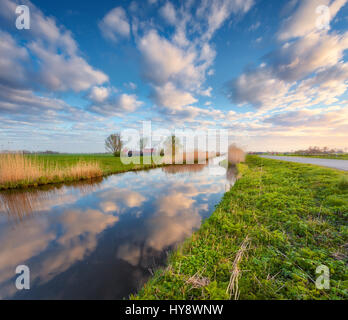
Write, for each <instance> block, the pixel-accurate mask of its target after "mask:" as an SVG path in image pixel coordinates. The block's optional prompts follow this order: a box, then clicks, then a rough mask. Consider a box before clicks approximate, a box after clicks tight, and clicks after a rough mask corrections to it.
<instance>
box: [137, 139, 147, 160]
mask: <svg viewBox="0 0 348 320" xmlns="http://www.w3.org/2000/svg"><path fill="white" fill-rule="evenodd" d="M148 141H149V139H148V138H145V137H143V138H140V141H139V147H140V155H141V156H143V155H144V148H145V146H146V145H147V143H148Z"/></svg>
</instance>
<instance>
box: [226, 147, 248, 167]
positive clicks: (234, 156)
mask: <svg viewBox="0 0 348 320" xmlns="http://www.w3.org/2000/svg"><path fill="white" fill-rule="evenodd" d="M244 161H245V152H244V151H243V150H242V149H241V148H238V147H237V146H236V145H235V144H232V145H230V146H229V147H228V163H229V164H230V165H235V164H237V163H240V162H244Z"/></svg>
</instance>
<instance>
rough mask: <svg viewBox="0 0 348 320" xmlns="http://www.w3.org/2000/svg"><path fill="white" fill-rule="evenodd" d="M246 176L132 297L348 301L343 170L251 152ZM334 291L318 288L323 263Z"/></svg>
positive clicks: (242, 167) (347, 197) (346, 193)
mask: <svg viewBox="0 0 348 320" xmlns="http://www.w3.org/2000/svg"><path fill="white" fill-rule="evenodd" d="M239 166H240V170H241V172H242V174H243V177H242V178H241V179H240V180H238V181H237V182H236V185H235V186H234V187H233V188H232V189H231V190H230V191H229V192H227V193H226V194H225V195H224V197H223V199H222V201H221V202H220V204H219V205H218V206H217V208H216V210H215V212H214V213H213V214H212V216H211V217H210V218H209V219H207V220H206V221H205V223H204V224H203V225H202V227H201V228H200V230H199V231H197V232H196V233H194V234H193V235H192V237H191V238H190V239H188V240H187V241H186V242H185V243H184V244H182V245H181V246H180V247H179V248H178V250H177V251H175V252H174V253H173V254H172V255H171V256H170V258H169V261H168V266H167V267H166V268H165V269H162V270H158V271H157V272H156V273H155V275H154V277H152V278H151V279H150V280H149V282H148V283H146V284H145V286H144V287H143V288H142V289H141V290H140V292H139V293H138V295H136V296H132V297H131V299H347V298H348V293H347V288H348V271H347V270H348V269H347V249H348V226H347V220H348V188H347V175H346V174H345V173H344V172H341V171H338V170H333V169H327V168H321V167H316V166H311V165H306V164H297V163H290V162H280V161H275V160H270V159H261V158H259V157H255V156H248V158H247V161H246V164H242V165H239ZM320 265H325V266H327V267H328V268H329V271H330V289H329V290H324V289H323V290H320V289H317V288H316V285H315V281H316V279H317V277H318V276H319V275H318V274H316V268H317V267H318V266H320Z"/></svg>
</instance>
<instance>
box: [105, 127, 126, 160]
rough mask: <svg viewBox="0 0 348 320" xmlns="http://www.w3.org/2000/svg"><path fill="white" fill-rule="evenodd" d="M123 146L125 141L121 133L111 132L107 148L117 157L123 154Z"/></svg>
mask: <svg viewBox="0 0 348 320" xmlns="http://www.w3.org/2000/svg"><path fill="white" fill-rule="evenodd" d="M122 146H123V142H122V140H121V134H120V133H115V134H111V135H109V136H108V137H107V138H106V140H105V149H106V150H107V151H109V152H111V153H112V154H113V155H114V156H115V157H119V156H120V155H121V149H122Z"/></svg>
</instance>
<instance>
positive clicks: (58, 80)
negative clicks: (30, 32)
mask: <svg viewBox="0 0 348 320" xmlns="http://www.w3.org/2000/svg"><path fill="white" fill-rule="evenodd" d="M29 48H30V50H31V52H33V53H34V54H35V55H36V56H37V57H38V58H39V59H40V61H41V66H42V69H41V71H40V73H39V76H40V78H41V80H42V83H44V84H45V86H47V87H48V88H50V89H52V90H57V91H67V90H70V89H72V90H74V91H76V92H79V91H84V90H87V89H89V88H90V87H91V86H92V85H94V84H99V85H100V84H102V83H104V82H106V81H107V80H108V77H107V76H106V75H105V74H104V73H103V72H101V71H98V70H95V69H93V68H92V67H91V66H90V65H89V64H88V63H87V62H86V61H85V60H84V59H83V58H81V57H79V56H77V55H73V56H70V57H65V56H64V55H62V54H59V53H56V52H54V51H49V50H47V48H45V47H44V46H42V44H41V43H39V42H33V43H31V44H30V45H29Z"/></svg>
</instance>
